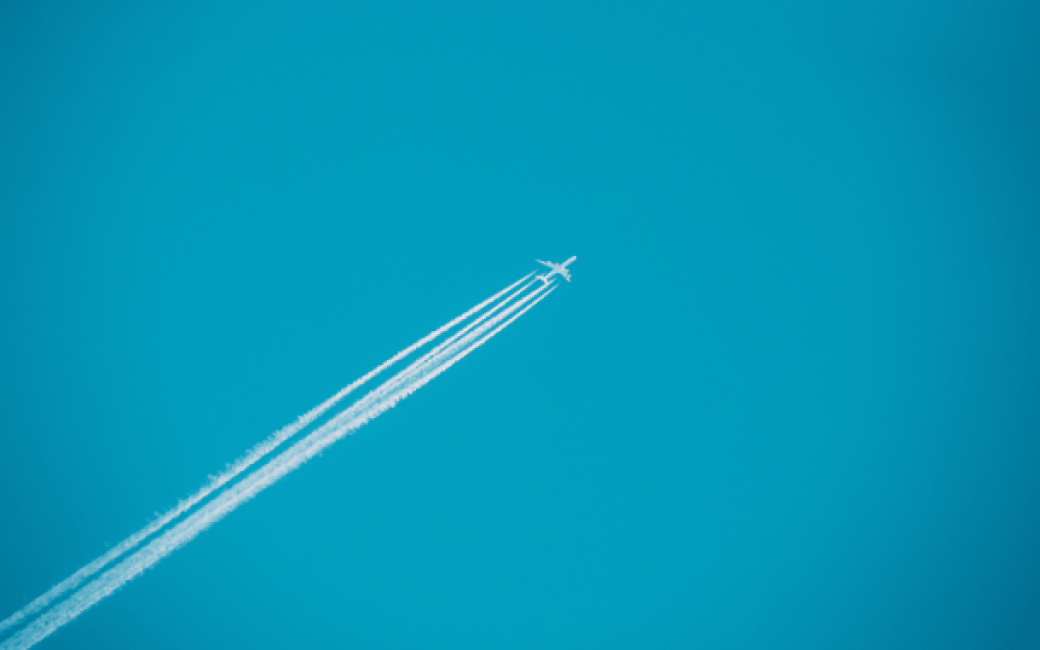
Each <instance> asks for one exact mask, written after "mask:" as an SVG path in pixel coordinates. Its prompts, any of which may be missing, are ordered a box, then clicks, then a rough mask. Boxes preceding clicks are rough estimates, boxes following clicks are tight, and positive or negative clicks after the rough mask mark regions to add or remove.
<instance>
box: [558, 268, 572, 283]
mask: <svg viewBox="0 0 1040 650" xmlns="http://www.w3.org/2000/svg"><path fill="white" fill-rule="evenodd" d="M560 275H562V276H563V279H564V280H566V281H567V282H570V281H571V272H570V271H568V270H567V269H564V270H563V271H561V272H560Z"/></svg>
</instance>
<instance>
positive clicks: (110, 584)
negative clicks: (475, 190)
mask: <svg viewBox="0 0 1040 650" xmlns="http://www.w3.org/2000/svg"><path fill="white" fill-rule="evenodd" d="M528 277H529V276H528ZM525 279H526V278H525ZM522 281H523V280H521V282H522ZM517 284H518V283H517ZM512 286H516V284H514V285H512ZM512 286H511V287H508V288H507V289H506V291H507V290H508V289H510V288H512ZM546 288H547V287H546V286H544V285H543V286H542V287H539V288H538V289H537V290H535V291H534V292H531V293H530V294H528V295H527V296H525V297H524V298H522V299H520V300H518V301H516V302H515V303H514V304H512V305H510V307H509V308H508V309H506V310H505V311H503V312H502V313H501V314H499V315H498V316H496V317H495V318H492V319H491V320H490V321H488V322H487V323H485V324H484V325H482V326H480V327H479V328H477V329H476V330H474V331H473V332H471V333H469V334H468V335H466V336H464V337H462V338H461V339H459V340H457V341H455V342H454V343H451V344H450V345H447V342H446V343H445V344H442V345H441V346H438V348H439V349H440V351H439V352H431V353H430V354H427V355H425V356H424V357H423V358H422V359H420V360H419V361H416V362H414V363H413V364H411V365H410V366H409V367H408V368H406V369H405V370H402V371H401V372H399V373H398V374H397V375H395V376H394V377H392V378H391V379H389V380H387V381H386V382H384V384H383V385H381V386H380V387H379V388H377V389H375V390H373V391H372V392H371V393H369V395H367V396H365V397H364V398H362V399H361V400H359V402H357V403H356V404H354V405H352V406H351V407H349V408H348V409H347V410H346V411H344V413H341V414H340V415H338V416H336V417H335V418H333V420H331V421H329V422H327V423H326V424H325V425H323V426H322V427H320V428H319V429H317V430H316V431H314V432H312V433H311V434H310V435H308V436H306V437H305V438H304V439H302V440H300V441H299V442H297V443H296V444H294V445H293V446H291V447H290V448H289V449H287V450H286V451H284V452H282V453H281V454H279V455H278V456H277V457H276V458H274V459H273V460H271V461H270V462H269V463H267V464H266V465H264V466H263V467H261V468H259V469H257V470H256V471H254V472H253V473H252V474H250V475H249V476H247V477H246V478H244V479H243V480H242V481H240V482H239V483H237V484H235V485H233V486H231V487H230V488H229V489H228V490H226V491H225V492H223V493H222V494H220V495H219V496H217V497H216V498H215V499H214V500H213V501H211V502H209V503H207V504H206V505H205V506H203V507H202V508H201V509H200V510H198V511H196V512H195V513H193V514H191V515H190V516H188V517H187V518H186V519H185V520H184V521H182V522H180V523H179V524H177V525H175V526H174V527H173V528H171V529H170V530H168V531H167V532H165V533H163V534H162V535H160V536H159V537H158V538H156V539H154V540H152V541H151V542H149V543H148V544H147V545H145V546H144V547H143V548H141V549H140V550H139V551H137V552H135V553H134V554H133V555H131V556H130V557H128V558H127V559H125V560H124V561H122V562H120V563H119V564H118V565H116V566H115V567H113V568H111V569H109V570H107V571H105V572H104V573H103V574H102V575H101V576H99V577H98V578H97V579H96V580H94V581H92V582H91V583H89V584H88V585H86V586H85V587H83V588H82V589H80V590H79V591H77V592H75V593H74V594H72V596H71V597H69V599H68V600H66V601H65V602H63V603H60V604H58V605H56V606H55V607H53V608H52V609H51V610H50V611H48V612H45V613H44V614H43V615H41V616H40V617H39V618H38V619H36V620H35V621H34V622H32V623H31V624H30V625H28V626H27V627H25V628H24V629H23V630H21V631H20V632H18V633H17V634H15V635H14V636H12V637H11V638H9V639H8V640H7V641H6V642H4V643H3V644H0V650H25V649H27V648H30V647H32V646H33V645H35V644H36V643H38V642H39V641H41V640H42V639H43V638H45V637H46V636H48V635H50V634H51V633H52V632H53V631H54V630H56V629H58V628H59V627H61V626H62V625H64V624H65V623H67V622H69V621H71V620H72V619H73V618H75V617H76V616H78V615H79V614H80V613H82V612H83V611H85V610H86V609H88V608H89V607H91V606H92V605H93V604H95V603H97V602H98V601H100V600H101V599H102V598H104V597H106V596H108V595H109V594H111V593H112V592H114V591H115V590H116V589H118V588H119V587H121V586H122V585H123V584H125V583H126V582H128V581H129V580H131V579H133V578H134V577H136V576H137V575H139V574H140V573H142V572H143V571H145V570H146V569H148V568H149V567H151V566H152V565H154V564H155V563H156V562H158V561H159V560H161V559H162V558H163V557H165V556H166V555H169V554H170V553H171V552H173V551H174V550H176V549H177V548H179V547H180V546H183V545H184V544H186V543H187V542H189V541H191V540H192V539H193V538H194V537H195V536H197V535H198V534H199V533H201V532H202V531H203V530H205V529H207V528H208V527H209V526H211V525H213V524H214V523H215V522H217V521H219V520H220V519H221V518H223V517H224V516H225V515H226V514H227V513H229V512H231V511H232V510H234V509H235V508H236V507H238V506H239V505H241V504H242V503H244V502H245V501H247V500H249V499H251V498H252V497H253V496H255V495H256V494H257V493H259V492H260V491H261V490H263V489H264V488H266V487H268V486H270V485H271V484H273V483H274V482H275V481H277V480H278V479H280V478H281V477H282V476H285V475H286V474H288V473H289V472H291V471H292V470H294V469H296V468H297V467H299V466H300V465H302V464H303V463H304V462H306V461H307V460H309V459H310V458H313V457H314V456H315V455H317V454H318V453H320V452H321V451H322V450H324V449H325V448H326V447H328V446H329V445H331V444H332V443H334V442H336V441H337V440H339V439H340V438H342V437H343V436H344V435H347V434H348V433H352V432H353V431H355V430H356V429H357V428H359V427H361V426H362V425H364V424H365V423H367V422H369V421H370V420H372V419H373V418H375V417H377V416H379V415H380V414H382V413H383V412H385V411H386V410H388V409H390V408H392V407H393V406H395V405H396V404H397V403H398V402H400V401H401V400H402V399H404V398H405V397H407V396H408V395H411V394H412V393H414V392H415V391H416V390H418V389H419V388H421V387H422V386H424V385H425V384H427V383H428V382H429V381H431V380H432V379H433V378H434V377H436V376H437V375H439V374H440V373H442V372H444V371H445V370H447V369H448V368H450V367H451V366H452V365H454V364H455V363H457V362H458V361H459V360H460V359H462V358H463V357H465V356H466V355H468V354H469V353H470V352H472V351H473V350H475V349H476V348H477V347H479V346H481V345H483V344H484V342H485V341H487V340H488V339H490V338H491V337H492V336H494V335H495V334H497V333H498V332H499V331H501V330H502V329H503V328H505V327H506V326H508V325H509V324H510V323H512V322H513V321H514V320H516V319H517V318H519V317H520V316H521V315H522V314H524V313H525V312H526V311H527V310H528V309H530V308H531V307H533V306H534V305H535V304H537V303H538V302H540V301H541V300H542V299H544V298H545V297H546V296H547V295H548V293H545V294H544V295H542V296H540V297H538V298H537V300H534V302H532V303H531V304H530V305H528V306H527V307H525V308H523V309H522V310H521V311H519V313H516V314H515V315H512V317H510V318H509V319H508V320H506V322H504V323H501V324H499V322H500V321H502V320H503V319H504V318H506V317H508V316H510V314H512V313H513V312H514V311H516V310H517V309H518V308H519V307H521V306H522V305H523V304H524V303H526V302H528V301H530V300H531V299H532V298H535V296H538V294H539V293H542V291H543V290H544V289H546ZM553 290H555V287H554V288H552V289H549V293H551V292H552V291H553ZM502 293H504V291H503V292H499V294H496V295H501V294H502ZM515 295H516V293H514V294H513V295H511V296H510V297H509V298H507V299H506V300H505V301H503V303H500V304H499V305H498V306H496V307H495V308H494V309H492V310H490V311H489V313H488V314H484V315H483V316H482V317H481V320H483V318H486V317H487V316H488V315H490V312H493V311H495V310H497V309H498V308H500V307H501V306H502V305H503V304H505V303H507V302H508V301H509V300H511V299H512V298H513V297H514V296H515ZM485 304H486V303H485ZM474 324H475V323H473V324H471V325H470V327H472V325H474ZM496 325H497V327H495V326H496ZM492 327H494V329H493V330H492V331H491V332H490V333H487V334H485V332H487V331H488V330H489V329H490V328H492ZM467 329H468V328H467ZM460 334H461V332H460ZM457 336H458V335H456V337H453V338H457ZM481 336H482V338H479V340H476V342H473V341H474V340H475V339H477V337H481ZM445 346H447V347H445ZM466 346H468V347H466ZM463 347H465V349H463ZM373 374H374V373H373Z"/></svg>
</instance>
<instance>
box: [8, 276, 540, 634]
mask: <svg viewBox="0 0 1040 650" xmlns="http://www.w3.org/2000/svg"><path fill="white" fill-rule="evenodd" d="M532 275H533V273H528V274H527V275H525V276H524V277H522V278H520V279H519V280H517V281H516V282H514V283H513V284H511V285H509V286H508V287H506V288H505V289H502V290H501V291H499V292H498V293H496V294H495V295H493V296H491V297H490V298H488V299H486V300H484V301H483V302H481V303H479V304H477V305H475V306H474V307H472V308H471V309H469V310H468V311H466V312H465V313H463V314H462V315H460V316H457V317H455V318H453V319H452V320H450V321H449V322H448V323H446V324H445V325H442V326H441V327H439V328H437V329H436V330H434V331H432V332H430V333H429V334H427V335H426V336H424V337H422V338H421V339H419V340H418V341H416V342H415V343H413V344H412V345H410V346H408V347H407V348H405V349H403V350H401V351H400V352H398V353H397V354H395V355H394V356H392V357H390V358H389V359H387V360H386V361H384V362H383V363H381V364H379V365H378V366H376V367H375V368H374V369H373V370H371V371H369V372H368V373H367V374H365V375H364V376H362V377H361V378H359V379H357V380H356V381H354V382H352V383H351V384H349V385H348V386H346V387H344V388H342V389H340V390H339V391H338V392H337V393H336V394H335V395H333V396H332V397H330V398H329V399H327V400H325V401H324V402H322V403H321V404H319V405H318V406H316V407H314V408H313V409H311V410H310V411H307V412H306V413H304V414H303V415H301V416H300V417H298V418H297V419H296V421H295V422H293V423H292V424H289V425H287V426H285V427H282V428H281V429H279V430H278V431H275V432H274V433H272V434H271V435H270V436H269V437H268V438H267V439H266V440H264V441H263V442H261V443H259V444H258V445H256V446H255V447H253V448H252V449H250V450H249V451H248V452H246V454H245V455H243V456H242V457H241V458H239V459H238V460H236V461H235V462H233V463H231V464H229V465H227V467H226V469H225V470H224V471H223V472H221V473H220V474H218V475H216V476H212V477H210V480H209V482H208V483H206V484H205V485H204V486H202V488H200V489H199V490H198V491H197V492H195V493H194V494H192V495H191V496H189V497H187V498H186V499H183V500H181V501H180V502H179V503H177V505H176V506H174V507H173V508H171V509H170V510H168V511H167V512H165V513H163V514H162V515H160V516H159V517H158V518H157V519H155V520H153V521H152V522H150V523H149V524H148V525H147V526H145V527H144V528H142V529H141V530H139V531H137V532H136V533H134V534H132V535H130V537H127V538H126V539H125V540H123V541H122V542H120V543H119V544H116V545H115V546H113V547H112V548H111V549H109V550H108V551H107V552H106V553H105V554H104V555H102V556H101V557H99V558H97V559H96V560H94V561H93V562H91V563H90V564H87V565H86V566H84V567H83V568H81V569H80V570H78V571H76V572H75V573H73V574H72V575H71V576H69V577H68V578H65V579H64V580H62V581H61V582H59V583H58V584H56V585H54V586H53V587H51V588H50V589H49V590H47V591H46V592H44V593H43V595H41V596H39V597H37V598H36V599H35V600H33V601H32V602H30V603H29V604H28V605H26V606H25V607H23V608H21V609H20V610H18V611H17V612H15V613H14V614H12V615H11V616H9V617H7V618H6V619H4V620H3V621H0V632H3V631H4V630H6V629H7V628H9V627H12V626H14V625H18V624H19V623H21V622H22V621H24V620H26V619H27V618H28V617H30V616H32V615H33V614H35V613H37V612H39V611H40V610H42V609H43V608H45V607H47V606H48V605H49V604H51V603H52V602H54V601H55V600H56V599H58V598H60V597H61V596H62V595H64V594H65V593H66V592H68V591H69V590H70V589H74V588H76V587H77V586H79V585H80V584H82V583H83V581H84V580H86V579H87V578H90V577H91V576H92V575H94V574H95V573H97V572H98V571H100V570H101V569H103V568H104V567H106V566H108V565H109V564H110V563H112V562H113V561H115V560H116V559H118V558H119V557H120V556H122V555H123V554H124V553H126V552H127V551H130V550H131V549H133V548H135V547H136V546H137V545H138V544H140V543H141V542H142V541H144V540H145V539H147V538H148V537H151V536H152V535H154V534H155V533H157V532H158V531H159V530H161V529H162V528H164V527H165V526H166V525H167V524H169V523H170V522H171V521H173V520H174V519H176V518H177V517H180V516H181V515H182V514H184V513H185V512H187V511H188V510H190V509H191V508H192V507H194V506H195V505H196V504H198V503H199V502H200V501H202V500H203V499H205V498H206V497H208V496H209V495H210V494H212V493H213V492H214V491H215V490H217V489H219V488H220V487H222V486H224V485H226V484H227V483H228V482H229V481H231V480H233V479H234V478H235V477H236V476H238V475H239V474H241V473H242V472H243V471H245V470H246V469H248V468H249V467H251V466H252V465H253V464H255V463H256V462H257V461H258V460H260V459H261V458H263V457H264V456H266V455H267V454H269V453H271V451H273V450H274V449H275V448H277V447H278V446H279V445H281V444H282V443H283V442H285V441H286V440H288V439H289V438H291V437H292V436H294V435H296V434H297V433H299V432H300V430H301V429H303V428H305V427H306V426H307V425H309V424H310V423H312V422H314V421H315V420H316V419H318V418H320V417H321V416H322V415H324V414H325V413H326V412H327V411H328V410H329V409H330V408H332V407H333V406H335V405H336V404H337V403H338V402H339V401H340V400H342V399H343V398H344V397H346V396H347V395H349V394H350V393H352V392H353V391H354V390H356V389H357V388H359V387H361V386H362V385H364V384H365V383H367V382H368V380H370V379H372V378H373V377H375V376H376V375H378V374H379V373H381V372H382V371H384V370H386V369H387V368H389V367H390V366H392V365H393V364H395V363H397V362H398V361H400V360H401V359H403V358H405V357H407V356H408V355H409V354H411V353H412V352H415V351H416V350H418V349H419V348H421V347H423V346H424V345H426V344H427V343H429V342H430V341H432V340H434V339H436V338H437V337H439V336H440V335H442V334H444V333H445V332H447V331H448V330H450V329H451V328H453V327H455V326H456V325H458V324H459V323H461V322H462V321H464V320H466V319H467V318H469V317H470V316H472V315H473V314H475V313H476V312H478V311H480V310H482V309H484V308H485V307H486V306H487V305H488V304H490V303H492V302H494V301H495V300H498V299H499V298H500V297H501V296H502V295H503V294H505V293H506V292H508V291H510V290H512V289H513V288H515V287H516V286H517V285H518V284H520V283H522V282H523V281H524V280H527V279H528V278H530V277H531V276H532ZM528 286H529V285H528ZM514 295H515V294H514ZM510 298H512V296H510ZM508 300H509V298H507V301H508ZM499 306H500V305H499ZM497 308H498V306H496V307H495V308H493V309H492V311H494V309H497ZM484 317H486V316H482V317H481V318H482V319H483V318H484ZM478 322H479V321H478ZM471 326H472V324H471V325H470V327H471Z"/></svg>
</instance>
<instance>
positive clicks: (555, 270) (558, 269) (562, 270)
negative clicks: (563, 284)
mask: <svg viewBox="0 0 1040 650" xmlns="http://www.w3.org/2000/svg"><path fill="white" fill-rule="evenodd" d="M576 259H578V256H577V255H574V256H573V257H571V258H570V259H569V260H567V261H566V262H564V263H562V264H553V263H552V262H543V261H542V260H535V262H538V263H539V264H544V265H546V266H548V267H549V268H550V269H552V271H550V272H549V273H546V274H545V275H539V276H536V277H537V278H538V279H539V280H541V281H542V282H544V283H545V284H549V278H551V277H552V276H554V275H557V274H559V275H562V276H563V279H564V280H566V281H567V282H570V281H571V272H570V271H568V270H567V265H568V264H570V263H571V262H573V261H574V260H576Z"/></svg>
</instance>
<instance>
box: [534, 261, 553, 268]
mask: <svg viewBox="0 0 1040 650" xmlns="http://www.w3.org/2000/svg"><path fill="white" fill-rule="evenodd" d="M535 262H538V263H539V264H544V265H546V266H548V267H549V268H550V269H551V268H552V267H553V266H554V264H553V263H552V262H543V261H542V260H535Z"/></svg>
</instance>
